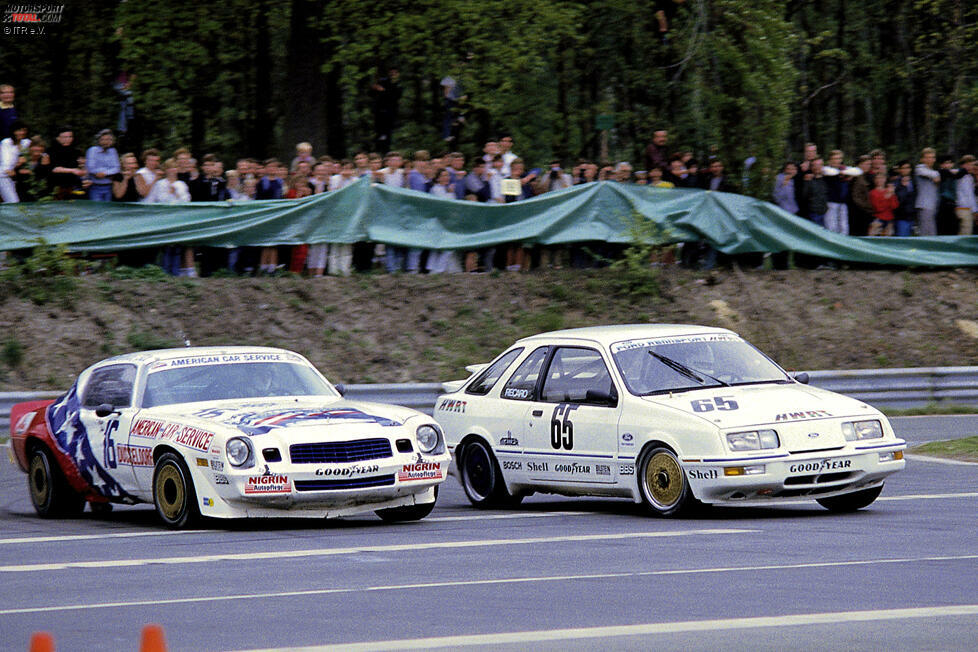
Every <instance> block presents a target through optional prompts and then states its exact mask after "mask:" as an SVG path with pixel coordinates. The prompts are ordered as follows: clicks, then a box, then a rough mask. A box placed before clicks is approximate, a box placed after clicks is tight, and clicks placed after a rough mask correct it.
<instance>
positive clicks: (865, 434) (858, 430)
mask: <svg viewBox="0 0 978 652" xmlns="http://www.w3.org/2000/svg"><path fill="white" fill-rule="evenodd" d="M842 434H843V435H845V437H846V441H857V440H859V439H878V438H879V437H882V436H883V424H882V423H880V422H879V421H877V420H876V419H873V420H871V421H846V422H845V423H843V424H842Z"/></svg>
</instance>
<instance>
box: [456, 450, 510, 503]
mask: <svg viewBox="0 0 978 652" xmlns="http://www.w3.org/2000/svg"><path fill="white" fill-rule="evenodd" d="M458 460H459V461H458V464H459V472H460V473H459V475H460V476H461V478H462V488H463V489H464V490H465V495H466V496H468V498H469V502H470V503H472V504H473V505H475V506H476V507H479V508H481V509H487V508H490V507H514V506H516V505H519V504H520V502H521V501H522V500H523V496H522V495H515V496H514V495H513V494H511V493H509V491H507V490H506V483H505V482H503V474H502V471H500V469H499V462H497V461H496V456H495V455H493V454H492V450H490V448H489V446H488V445H487V444H486V443H485V442H483V441H482V440H480V439H476V440H473V441H471V442H469V443H467V444H466V445H465V446H464V447H463V448H462V450H461V453H460V454H459V456H458Z"/></svg>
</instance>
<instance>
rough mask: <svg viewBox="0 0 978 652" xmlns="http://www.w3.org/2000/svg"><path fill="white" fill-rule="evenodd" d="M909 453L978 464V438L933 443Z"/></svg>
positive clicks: (918, 447)
mask: <svg viewBox="0 0 978 652" xmlns="http://www.w3.org/2000/svg"><path fill="white" fill-rule="evenodd" d="M909 452H910V453H914V454H917V455H929V456H931V457H946V458H948V459H952V460H959V461H961V462H978V437H964V438H962V439H950V440H948V441H932V442H928V443H926V444H921V445H920V446H914V447H913V448H912V449H910V451H909Z"/></svg>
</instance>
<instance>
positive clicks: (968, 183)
mask: <svg viewBox="0 0 978 652" xmlns="http://www.w3.org/2000/svg"><path fill="white" fill-rule="evenodd" d="M975 166H976V163H975V157H974V156H972V155H971V154H966V155H965V156H962V157H961V160H960V161H959V162H958V175H959V176H958V182H957V185H956V186H955V189H956V194H955V204H956V208H955V209H954V214H955V215H957V216H958V223H959V228H958V235H971V234H972V233H974V228H975V213H978V203H976V201H975V176H974V172H975Z"/></svg>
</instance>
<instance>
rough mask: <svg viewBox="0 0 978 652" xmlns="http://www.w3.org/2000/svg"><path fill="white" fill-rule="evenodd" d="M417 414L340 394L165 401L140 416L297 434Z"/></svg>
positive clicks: (389, 422) (381, 424) (386, 423)
mask: <svg viewBox="0 0 978 652" xmlns="http://www.w3.org/2000/svg"><path fill="white" fill-rule="evenodd" d="M417 414H418V413H417V412H416V411H415V410H411V409H409V408H402V407H398V406H394V405H384V404H380V403H365V402H360V401H348V400H345V399H343V398H341V397H336V398H332V397H296V398H292V397H283V398H275V399H245V400H240V401H210V402H206V403H183V404H180V405H166V406H160V407H157V408H151V409H149V410H145V411H144V412H143V413H142V415H141V416H147V417H148V416H156V417H160V418H166V417H169V418H174V419H193V420H202V421H206V422H208V423H219V424H222V425H224V426H227V427H230V428H235V429H237V430H239V431H241V432H243V433H245V434H248V435H262V434H266V433H269V432H282V431H285V430H289V431H292V432H294V433H296V434H297V433H298V431H299V430H304V429H308V428H315V429H316V430H319V431H322V429H323V428H332V427H334V426H358V427H361V428H370V429H373V428H386V427H394V426H400V425H403V423H404V422H405V421H406V420H407V419H408V418H410V417H412V416H417Z"/></svg>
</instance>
